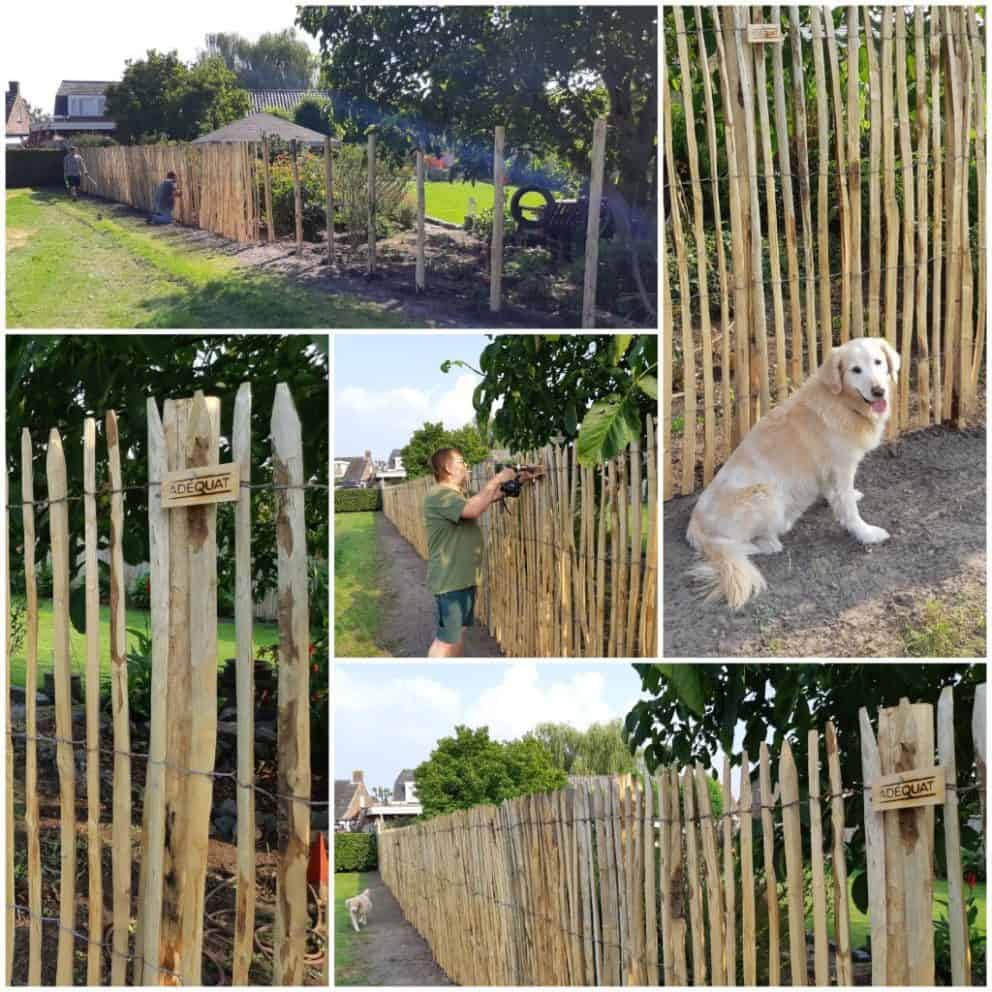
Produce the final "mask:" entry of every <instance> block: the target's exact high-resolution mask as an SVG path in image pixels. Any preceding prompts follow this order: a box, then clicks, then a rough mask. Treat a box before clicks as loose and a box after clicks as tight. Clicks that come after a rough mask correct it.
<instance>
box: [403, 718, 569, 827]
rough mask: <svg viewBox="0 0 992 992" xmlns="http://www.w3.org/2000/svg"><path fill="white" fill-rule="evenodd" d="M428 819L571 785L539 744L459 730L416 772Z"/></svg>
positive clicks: (482, 729)
mask: <svg viewBox="0 0 992 992" xmlns="http://www.w3.org/2000/svg"><path fill="white" fill-rule="evenodd" d="M414 778H415V779H416V782H417V798H418V799H419V800H420V802H421V804H422V805H423V808H424V812H423V815H424V817H426V818H429V817H433V816H440V815H442V814H443V813H452V812H454V811H455V810H459V809H471V808H472V807H473V806H480V805H484V804H494V805H495V804H499V803H501V802H503V800H504V799H513V798H515V797H516V796H522V795H525V794H527V793H530V792H552V791H554V790H555V789H560V788H561V787H562V786H563V785H564V784H565V782H566V776H565V773H564V772H563V771H562V770H561V769H560V768H559V767H558V766H557V765H555V763H554V761H553V760H552V757H551V752H550V751H549V750H548V749H547V748H546V747H545V746H544V744H542V743H541V742H540V741H538V740H535V739H534V738H527V737H525V738H524V739H522V740H517V741H507V742H505V743H504V742H502V741H494V740H492V739H491V738H490V736H489V728H488V727H479V728H478V729H477V730H472V729H471V728H470V727H455V736H454V737H442V738H441V739H440V740H439V741H438V742H437V745H436V746H435V748H434V750H433V751H432V752H431V756H430V758H428V759H427V761H424V762H422V763H421V764H420V765H419V766H418V767H417V769H416V770H415V771H414Z"/></svg>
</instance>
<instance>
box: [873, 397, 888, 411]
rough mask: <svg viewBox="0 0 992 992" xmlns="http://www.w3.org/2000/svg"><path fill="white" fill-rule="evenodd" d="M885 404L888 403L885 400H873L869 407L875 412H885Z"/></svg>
mask: <svg viewBox="0 0 992 992" xmlns="http://www.w3.org/2000/svg"><path fill="white" fill-rule="evenodd" d="M887 405H888V404H887V403H886V402H885V400H875V402H874V403H872V405H871V408H872V409H873V410H874V411H875V413H885V408H886V406H887Z"/></svg>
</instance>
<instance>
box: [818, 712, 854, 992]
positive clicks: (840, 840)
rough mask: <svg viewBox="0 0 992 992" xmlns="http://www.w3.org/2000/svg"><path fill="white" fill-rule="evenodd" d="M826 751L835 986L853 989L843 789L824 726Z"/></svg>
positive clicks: (832, 739) (830, 730)
mask: <svg viewBox="0 0 992 992" xmlns="http://www.w3.org/2000/svg"><path fill="white" fill-rule="evenodd" d="M824 737H825V742H826V748H827V767H828V769H829V771H830V793H831V797H830V821H831V835H832V838H833V847H832V858H831V860H832V861H833V869H834V872H833V873H834V940H835V943H836V945H837V950H836V954H835V960H836V962H837V984H838V985H853V984H854V972H853V970H852V966H851V921H850V907H849V905H848V901H847V899H846V898H845V897H844V895H845V893H846V892H847V860H846V853H845V851H844V797H843V795H842V794H841V793H842V792H843V791H844V785H843V783H842V782H841V777H840V753H839V752H838V750H837V731H836V730H835V729H834V725H833V723H830V722H828V723H827V727H826V731H825V734H824Z"/></svg>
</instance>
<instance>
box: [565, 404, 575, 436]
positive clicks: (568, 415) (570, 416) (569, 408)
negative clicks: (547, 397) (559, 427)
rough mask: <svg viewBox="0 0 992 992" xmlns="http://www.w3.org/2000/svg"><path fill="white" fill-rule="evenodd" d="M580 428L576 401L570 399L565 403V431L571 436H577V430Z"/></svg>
mask: <svg viewBox="0 0 992 992" xmlns="http://www.w3.org/2000/svg"><path fill="white" fill-rule="evenodd" d="M577 429H578V417H577V416H576V413H575V401H574V400H569V401H568V402H567V403H566V404H565V433H566V434H568V436H569V437H575V432H576V430H577Z"/></svg>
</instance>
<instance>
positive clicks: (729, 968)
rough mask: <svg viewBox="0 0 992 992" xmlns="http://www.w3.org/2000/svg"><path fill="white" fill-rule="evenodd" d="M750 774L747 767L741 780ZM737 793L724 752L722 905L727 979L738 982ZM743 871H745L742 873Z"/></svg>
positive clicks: (733, 982)
mask: <svg viewBox="0 0 992 992" xmlns="http://www.w3.org/2000/svg"><path fill="white" fill-rule="evenodd" d="M746 777H747V772H746V770H745V772H744V774H743V775H742V779H741V780H742V781H743V779H744V778H746ZM733 813H734V797H733V794H732V792H731V791H730V755H729V754H724V756H723V886H724V895H723V899H724V902H723V909H724V914H725V915H724V931H725V936H726V939H725V941H724V946H725V947H726V953H727V963H726V979H725V981H726V983H727V984H728V985H736V984H737V891H736V882H735V880H734V824H733ZM741 874H742V875H743V871H742V873H741Z"/></svg>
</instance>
